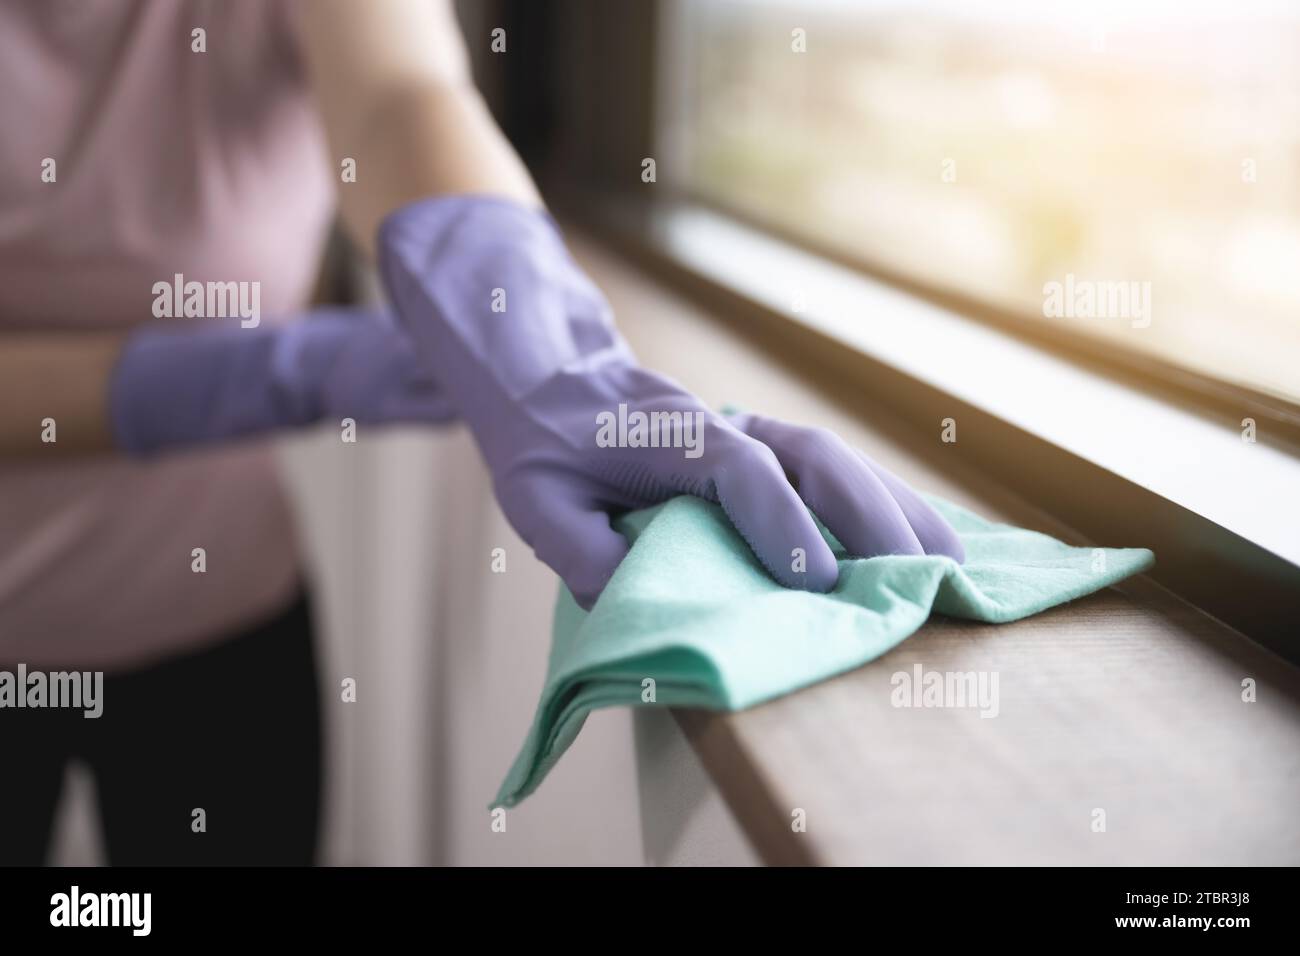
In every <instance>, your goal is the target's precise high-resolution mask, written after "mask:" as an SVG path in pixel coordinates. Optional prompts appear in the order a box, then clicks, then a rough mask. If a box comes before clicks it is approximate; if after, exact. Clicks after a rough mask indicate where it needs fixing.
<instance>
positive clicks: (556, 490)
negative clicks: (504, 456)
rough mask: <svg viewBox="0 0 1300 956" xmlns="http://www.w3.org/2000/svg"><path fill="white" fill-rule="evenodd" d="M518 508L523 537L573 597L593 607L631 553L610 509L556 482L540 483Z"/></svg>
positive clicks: (517, 525)
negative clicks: (601, 506) (610, 521)
mask: <svg viewBox="0 0 1300 956" xmlns="http://www.w3.org/2000/svg"><path fill="white" fill-rule="evenodd" d="M518 510H520V511H521V512H522V515H523V518H522V520H520V521H518V522H517V524H516V527H518V529H519V533H520V536H521V537H523V539H524V540H525V541H526V542H527V543H528V544H529V545H531V546H532V548H533V551H534V553H536V555H537V557H538V559H539V560H540V561H542V562H543V563H545V564H546V565H547V566H548V567H550V568H551V569H552V570H553V571H554V572H555V573H556V574H558V575H559V576H560V578H561V579H562V580H563V581H564V583H565V585H566V586H567V587H568V588H569V592H570V593H571V594H572V595H573V598H574V600H575V601H577V602H578V604H579V605H580V606H581V607H583V608H585V609H586V610H591V607H592V605H594V604H595V603H596V598H598V597H599V596H600V592H601V591H603V590H604V589H605V585H606V584H607V583H609V579H610V577H611V576H612V575H613V574H614V571H615V569H616V568H617V567H618V565H619V562H621V561H622V560H623V558H624V557H625V556H626V555H627V552H628V543H627V539H626V538H624V537H623V536H622V535H621V534H619V533H618V532H617V531H615V530H614V529H613V528H612V527H611V526H610V523H609V515H608V514H607V513H605V512H604V511H601V510H600V509H599V508H597V507H596V506H595V504H594V503H593V502H592V501H591V500H589V499H587V498H586V497H585V496H583V495H582V494H580V493H576V492H575V491H574V489H573V488H572V487H570V486H566V485H564V484H563V483H562V482H560V481H558V480H556V481H540V482H537V484H536V485H535V486H534V493H533V494H531V495H530V496H529V500H528V501H526V502H523V503H521V507H520V508H519V509H518ZM512 520H513V518H512Z"/></svg>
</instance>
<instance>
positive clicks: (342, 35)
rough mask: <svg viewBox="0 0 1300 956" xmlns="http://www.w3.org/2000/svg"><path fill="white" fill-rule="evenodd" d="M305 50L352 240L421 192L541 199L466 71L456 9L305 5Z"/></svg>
mask: <svg viewBox="0 0 1300 956" xmlns="http://www.w3.org/2000/svg"><path fill="white" fill-rule="evenodd" d="M302 18H303V24H302V25H303V31H302V33H303V38H304V49H305V53H306V58H307V65H308V72H309V74H310V76H311V78H312V83H313V86H314V87H315V89H316V93H317V99H318V102H319V104H320V109H321V114H322V117H323V119H324V123H325V129H326V134H327V136H328V138H329V144H330V151H331V153H332V155H333V160H334V164H333V165H334V168H335V170H336V172H338V173H340V174H341V171H342V163H343V162H344V161H345V160H347V159H351V160H354V161H355V164H356V166H355V172H356V175H355V181H343V178H342V176H341V175H340V186H339V193H340V205H341V209H342V213H343V218H344V221H345V222H346V223H347V226H348V230H349V232H350V233H352V235H353V238H354V239H355V240H356V241H357V242H358V243H359V244H360V245H361V246H362V248H364V249H365V250H366V251H367V252H368V253H372V254H373V245H374V236H375V232H376V230H377V228H378V226H379V223H380V222H381V221H382V220H383V219H384V217H385V216H387V215H388V214H389V213H390V212H392V211H394V210H395V209H399V208H401V207H402V206H404V205H406V204H407V203H410V202H413V201H415V200H417V199H421V198H425V197H428V196H440V195H449V194H456V193H485V194H491V195H497V196H502V197H505V198H508V199H513V200H515V201H517V202H520V203H523V204H525V205H540V204H541V199H540V198H539V196H538V193H537V188H536V187H535V186H534V184H533V182H532V179H531V178H530V177H529V175H528V172H527V170H526V169H525V168H524V165H523V163H522V162H521V161H520V159H519V157H518V155H516V153H515V152H514V150H513V148H512V147H511V146H510V143H509V142H508V141H507V140H506V138H505V136H504V135H503V134H502V133H501V131H500V130H499V129H498V128H497V125H496V123H495V122H494V121H493V119H492V116H491V114H490V113H489V112H488V110H487V107H486V105H485V104H484V103H483V100H482V98H481V97H480V96H479V94H478V91H477V90H476V89H475V88H474V85H473V81H472V79H471V77H470V73H469V67H468V61H467V57H466V54H465V47H464V42H463V40H462V39H461V36H460V32H459V28H458V27H457V25H456V20H455V16H454V13H453V12H452V10H451V8H450V5H449V4H447V3H445V2H431V0H372V2H368V3H364V4H361V3H354V2H351V0H321V2H317V3H312V4H309V5H304V6H303V8H302Z"/></svg>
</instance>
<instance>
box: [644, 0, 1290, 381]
mask: <svg viewBox="0 0 1300 956" xmlns="http://www.w3.org/2000/svg"><path fill="white" fill-rule="evenodd" d="M673 22H675V24H676V27H675V28H674V31H673V35H672V36H671V37H670V38H669V39H670V42H671V44H672V46H671V47H670V56H671V59H670V60H666V61H665V62H671V63H673V64H674V65H675V66H676V67H677V70H678V71H679V72H680V76H679V77H677V79H676V81H675V82H676V84H677V100H678V102H677V103H676V104H675V107H676V108H675V110H673V111H672V112H671V113H670V114H669V115H670V117H671V119H670V120H669V124H670V127H671V128H670V130H669V132H670V134H671V135H672V137H673V138H674V140H675V142H676V143H677V148H678V149H679V150H681V152H682V155H683V157H684V160H685V162H684V167H683V168H684V169H685V174H684V181H683V182H680V183H679V184H678V185H680V186H683V187H684V188H685V189H686V190H687V191H688V192H690V193H692V194H694V195H695V196H697V197H699V198H702V199H705V200H707V201H709V202H711V203H713V204H716V205H720V206H723V207H726V208H729V209H731V210H734V211H736V212H739V213H742V214H744V215H745V216H747V217H748V218H751V219H755V220H758V221H760V222H762V223H766V224H769V225H771V226H774V227H776V228H778V229H779V230H780V231H782V232H785V233H787V234H791V235H793V236H795V237H797V238H800V239H803V240H805V241H808V242H811V243H812V244H814V245H817V246H820V247H823V248H826V249H829V250H833V251H834V252H836V253H837V254H839V255H841V256H847V257H848V258H850V259H852V260H856V261H858V262H861V263H863V264H868V265H871V266H873V267H875V268H877V269H879V270H883V271H885V272H888V273H893V274H896V275H898V276H901V277H906V278H908V279H910V280H913V281H915V282H918V283H921V284H924V285H926V286H929V287H933V288H936V289H938V290H942V291H948V292H956V293H958V294H960V295H962V296H964V297H968V298H971V299H975V300H978V301H980V302H982V303H986V304H988V305H991V306H994V307H996V308H998V309H1001V310H1005V311H1009V312H1012V313H1015V314H1018V315H1020V316H1023V317H1033V319H1034V321H1036V322H1040V323H1048V324H1055V325H1056V326H1057V327H1058V328H1059V329H1060V331H1061V334H1062V335H1069V334H1070V333H1071V332H1072V333H1073V334H1075V335H1078V334H1084V335H1087V336H1094V337H1095V336H1100V337H1103V338H1102V341H1104V342H1106V343H1108V344H1110V345H1112V346H1113V347H1114V348H1115V349H1117V350H1140V351H1143V352H1145V353H1146V354H1149V355H1153V356H1155V357H1157V358H1159V359H1161V360H1163V361H1164V362H1167V363H1170V364H1173V365H1176V366H1181V367H1182V368H1185V369H1190V370H1193V371H1195V372H1196V373H1199V374H1201V375H1204V376H1209V377H1212V378H1215V379H1220V380H1224V381H1227V382H1231V383H1234V384H1238V385H1244V386H1247V387H1249V388H1252V389H1256V390H1258V391H1261V392H1265V393H1268V394H1271V395H1273V396H1275V397H1280V398H1282V399H1284V400H1286V401H1288V402H1292V403H1300V2H1296V0H1234V2H1231V3H1228V2H1222V3H1198V2H1176V0H1146V2H1144V0H1127V2H1114V0H1100V2H1099V0H1090V2H1088V3H1078V4H1065V3H1050V2H1011V0H981V2H979V3H970V2H966V0H907V2H902V0H810V2H809V0H805V2H793V0H784V2H783V0H679V6H678V9H677V14H676V16H675V17H674V20H673ZM799 30H802V31H804V33H803V36H802V38H801V37H800V35H799V34H798V32H797V31H799ZM801 42H802V44H803V46H804V48H805V49H806V52H798V50H799V47H800V44H801ZM1069 275H1072V276H1073V277H1074V279H1075V280H1076V281H1084V282H1092V283H1100V282H1136V283H1150V286H1149V290H1150V297H1151V321H1150V324H1149V325H1147V326H1145V327H1143V326H1142V325H1141V323H1140V322H1136V321H1133V319H1132V317H1131V316H1130V315H1127V314H1126V315H1124V316H1112V317H1109V318H1063V317H1047V316H1045V315H1044V300H1045V292H1044V288H1045V285H1046V284H1047V283H1051V282H1062V283H1064V282H1065V281H1066V277H1067V276H1069ZM1051 334H1052V335H1056V334H1057V333H1056V332H1055V331H1053V332H1052V333H1051Z"/></svg>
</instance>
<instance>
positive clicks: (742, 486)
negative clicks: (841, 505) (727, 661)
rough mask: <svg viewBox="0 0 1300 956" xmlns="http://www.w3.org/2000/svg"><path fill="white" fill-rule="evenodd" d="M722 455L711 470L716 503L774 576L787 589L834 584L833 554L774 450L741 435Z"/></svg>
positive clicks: (825, 587) (812, 588) (818, 588)
mask: <svg viewBox="0 0 1300 956" xmlns="http://www.w3.org/2000/svg"><path fill="white" fill-rule="evenodd" d="M725 455H726V457H725V458H724V460H723V463H721V464H720V465H718V466H717V467H715V470H714V485H715V488H716V489H717V493H718V501H719V504H721V505H722V508H723V510H724V511H726V513H727V517H728V518H730V519H731V523H732V524H733V525H735V526H736V530H737V531H739V532H740V534H741V537H743V538H744V539H745V541H747V542H748V543H749V547H750V549H751V550H752V551H753V552H754V554H755V556H757V558H758V559H759V561H761V562H762V564H763V566H764V567H765V568H767V570H768V572H769V573H770V574H771V575H772V577H774V578H776V580H777V581H779V582H780V583H781V584H783V585H785V586H786V587H788V588H799V589H801V590H806V591H822V592H824V591H829V590H831V589H832V588H834V587H835V584H836V582H837V581H838V580H839V566H838V565H837V564H836V561H835V555H834V554H833V553H832V552H831V549H830V546H829V545H827V543H826V539H825V538H823V537H822V533H821V531H820V530H819V529H818V527H817V523H816V522H815V521H813V518H812V515H810V514H809V513H808V509H807V507H805V506H804V503H803V502H802V501H801V500H800V498H799V495H798V494H797V493H796V492H795V490H794V488H792V487H791V486H790V482H789V481H788V480H786V476H785V473H784V472H783V471H782V470H781V465H780V463H779V462H778V461H777V459H776V456H775V455H774V454H773V453H772V450H771V449H770V448H768V447H767V446H765V445H763V444H762V443H760V442H756V441H752V440H749V439H744V444H743V445H740V446H738V447H737V448H735V449H734V450H728V451H727V452H726V453H725Z"/></svg>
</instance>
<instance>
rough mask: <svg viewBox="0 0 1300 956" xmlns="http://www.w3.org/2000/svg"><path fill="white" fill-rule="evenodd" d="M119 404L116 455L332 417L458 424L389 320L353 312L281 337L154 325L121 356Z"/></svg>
mask: <svg viewBox="0 0 1300 956" xmlns="http://www.w3.org/2000/svg"><path fill="white" fill-rule="evenodd" d="M198 321H208V320H198ZM108 404H109V418H110V421H111V426H112V430H113V437H114V439H115V442H116V444H117V446H118V447H119V448H120V449H122V450H123V451H126V452H128V453H130V454H134V455H147V454H151V453H153V452H158V451H161V450H164V449H171V448H176V447H181V446H193V445H203V444H207V443H211V442H220V441H227V440H230V439H235V438H241V437H246V436H253V435H258V434H261V433H264V432H269V431H273V430H277V429H283V428H294V427H298V426H302V425H308V424H311V423H312V422H316V421H319V420H322V419H327V418H328V419H338V420H339V421H342V419H344V418H352V419H354V420H355V421H356V422H357V423H358V424H380V423H388V422H440V421H446V420H448V419H450V418H453V417H455V412H454V410H453V408H452V405H451V403H450V402H449V401H448V399H447V396H446V394H445V393H444V392H442V391H441V390H440V389H439V388H438V387H437V386H436V385H435V383H434V380H433V378H432V377H431V376H430V375H429V374H428V373H427V372H426V371H425V370H424V369H423V367H422V366H421V365H420V363H419V361H418V360H417V359H416V355H415V352H414V350H413V349H412V347H411V344H410V342H409V340H408V339H407V338H406V336H405V335H404V334H402V332H401V331H400V330H399V329H397V328H396V327H395V326H394V325H393V323H392V321H391V319H390V318H389V317H388V316H387V315H386V314H384V313H382V312H378V311H376V310H373V309H349V308H344V307H330V308H323V309H317V310H314V311H311V312H308V313H307V314H306V315H305V316H304V317H302V318H300V319H298V320H296V321H294V322H291V323H289V324H287V325H283V326H279V327H276V328H268V327H259V328H255V329H244V328H237V327H233V326H218V325H212V326H210V327H200V328H198V329H195V328H193V327H189V328H167V327H161V326H158V325H154V324H151V325H147V326H143V327H141V328H140V329H138V330H137V331H135V332H134V333H132V335H131V336H130V337H129V338H128V339H127V341H126V344H125V345H124V346H123V348H122V353H121V355H120V357H119V358H118V361H117V364H116V365H115V366H114V369H113V372H112V375H111V378H110V380H109V397H108Z"/></svg>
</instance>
